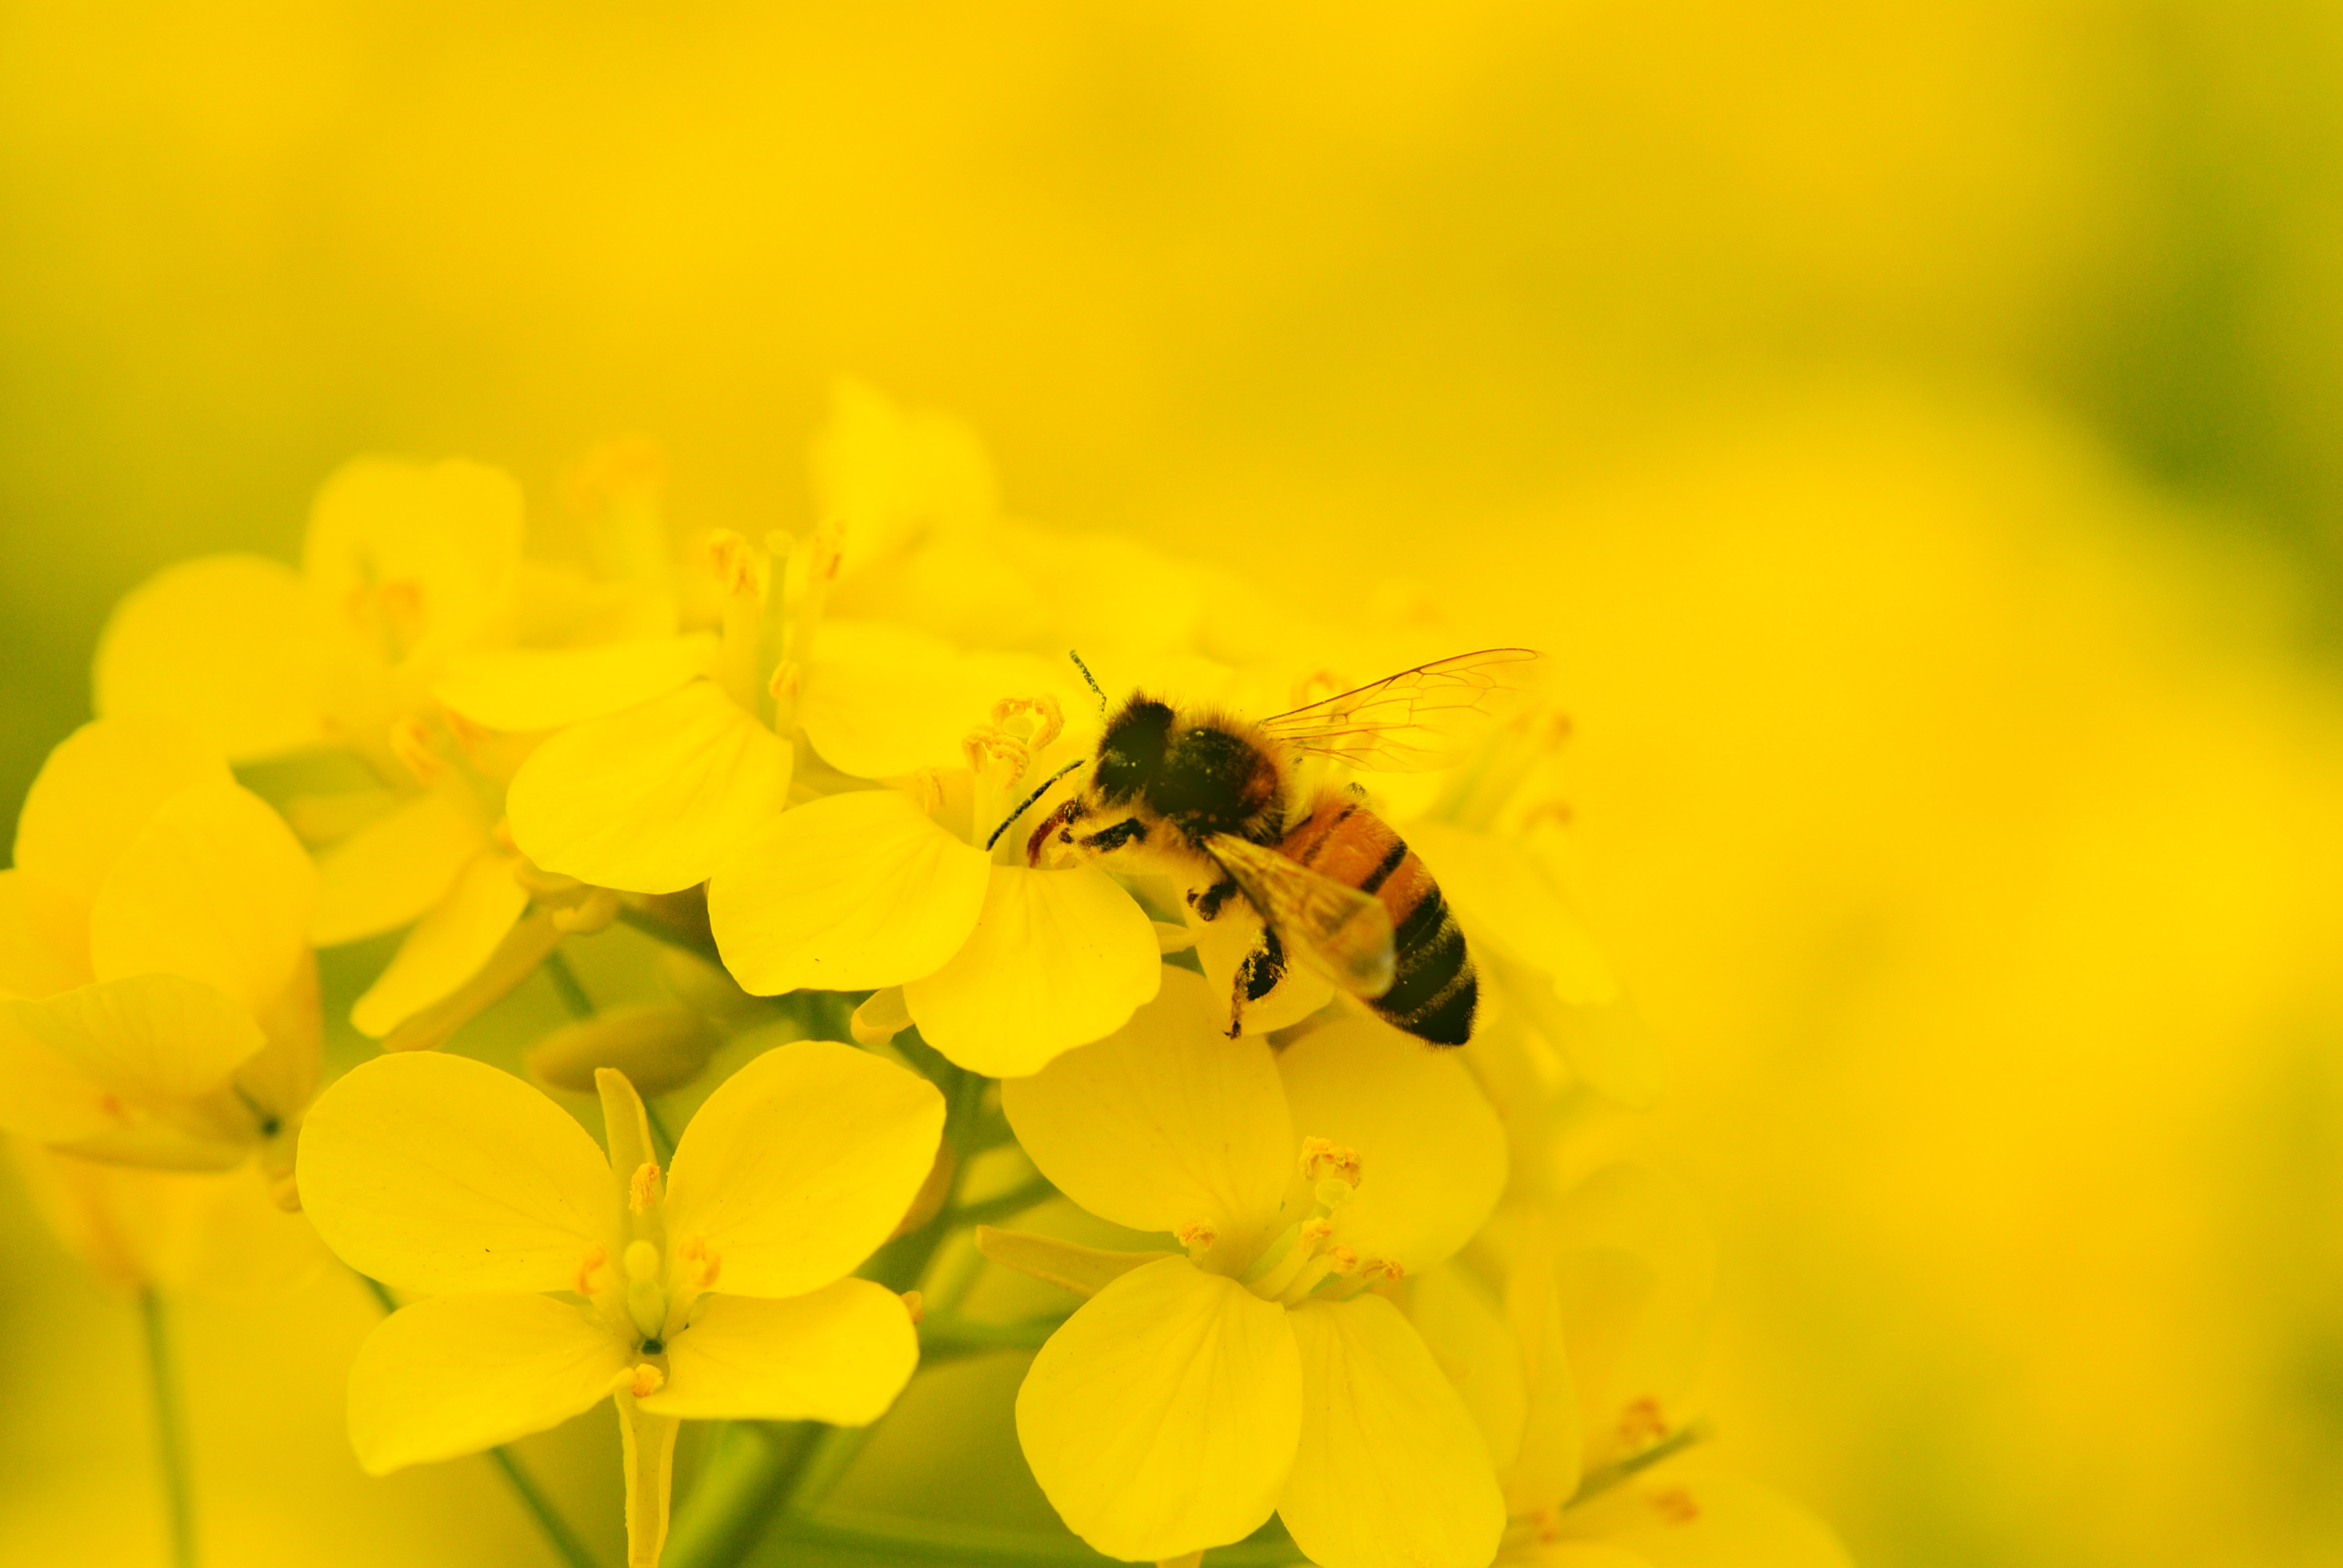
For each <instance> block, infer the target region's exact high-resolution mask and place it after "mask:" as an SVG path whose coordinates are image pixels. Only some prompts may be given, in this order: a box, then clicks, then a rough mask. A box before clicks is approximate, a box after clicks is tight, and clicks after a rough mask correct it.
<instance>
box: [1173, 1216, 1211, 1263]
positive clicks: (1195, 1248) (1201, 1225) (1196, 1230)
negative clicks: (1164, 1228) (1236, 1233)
mask: <svg viewBox="0 0 2343 1568" xmlns="http://www.w3.org/2000/svg"><path fill="white" fill-rule="evenodd" d="M1172 1236H1173V1237H1174V1238H1176V1239H1177V1240H1178V1241H1179V1243H1180V1244H1181V1245H1182V1246H1183V1247H1185V1248H1187V1249H1188V1253H1189V1256H1191V1257H1193V1256H1194V1255H1195V1254H1197V1253H1199V1252H1204V1251H1211V1250H1212V1243H1213V1242H1215V1241H1219V1240H1220V1239H1221V1232H1220V1231H1219V1230H1218V1229H1217V1228H1216V1227H1214V1225H1213V1224H1212V1221H1210V1220H1191V1221H1188V1222H1187V1223H1186V1224H1184V1225H1182V1226H1181V1227H1180V1228H1179V1229H1178V1230H1176V1231H1172Z"/></svg>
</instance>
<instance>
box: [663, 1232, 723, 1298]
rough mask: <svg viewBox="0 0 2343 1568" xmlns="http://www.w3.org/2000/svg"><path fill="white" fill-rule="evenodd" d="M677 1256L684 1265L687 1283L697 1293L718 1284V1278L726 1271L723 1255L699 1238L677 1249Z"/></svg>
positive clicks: (693, 1238)
mask: <svg viewBox="0 0 2343 1568" xmlns="http://www.w3.org/2000/svg"><path fill="white" fill-rule="evenodd" d="M675 1255H676V1257H677V1258H678V1259H679V1260H681V1261H682V1263H683V1278H684V1282H685V1283H687V1284H689V1286H690V1287H691V1288H692V1289H693V1290H695V1291H704V1290H707V1289H709V1287H710V1286H712V1285H714V1284H715V1283H716V1276H717V1275H719V1274H720V1273H722V1272H723V1271H724V1259H723V1256H722V1254H720V1253H719V1252H718V1251H716V1249H715V1248H713V1247H711V1246H709V1244H708V1243H707V1242H706V1241H702V1240H701V1239H700V1238H699V1237H698V1236H694V1237H692V1238H691V1239H690V1240H689V1241H686V1242H684V1244H683V1245H682V1246H680V1247H679V1248H677V1249H676V1254H675Z"/></svg>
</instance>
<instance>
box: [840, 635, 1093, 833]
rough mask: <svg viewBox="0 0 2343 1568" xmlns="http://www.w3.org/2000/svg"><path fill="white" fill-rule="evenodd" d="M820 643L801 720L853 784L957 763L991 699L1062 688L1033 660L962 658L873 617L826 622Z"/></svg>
mask: <svg viewBox="0 0 2343 1568" xmlns="http://www.w3.org/2000/svg"><path fill="white" fill-rule="evenodd" d="M817 646H818V649H819V651H818V653H817V655H816V658H815V661H814V666H813V668H811V669H810V670H809V671H808V672H807V674H806V678H805V689H804V691H803V692H802V693H801V694H800V695H799V698H798V723H799V726H801V727H802V728H803V729H804V730H805V737H806V739H808V740H809V741H811V742H812V743H813V749H815V750H816V751H818V752H820V754H821V757H822V759H823V760H824V761H826V762H828V763H829V764H830V766H831V767H833V768H835V769H838V770H839V771H840V772H841V773H850V774H852V775H854V776H855V777H856V778H858V779H894V778H900V777H901V776H902V775H904V774H907V773H911V772H914V771H916V770H917V769H921V768H950V767H956V766H958V765H960V762H961V760H962V756H961V751H960V741H961V739H962V738H963V737H965V736H966V735H967V734H968V732H969V731H970V729H974V728H975V727H976V726H977V725H979V724H980V723H982V722H983V721H984V719H985V718H986V717H987V715H989V714H990V712H991V709H992V705H993V704H994V703H996V702H998V701H1000V700H1001V699H1002V698H1004V697H1032V696H1036V695H1039V694H1041V693H1042V692H1045V691H1047V692H1052V693H1055V692H1059V691H1061V689H1063V688H1064V687H1065V685H1066V684H1067V682H1066V681H1065V680H1063V679H1061V678H1060V677H1059V674H1058V671H1057V668H1056V667H1055V666H1054V665H1051V664H1050V663H1048V662H1046V661H1044V660H1042V659H1039V658H1033V657H1032V656H1031V655H1030V654H1012V653H982V652H971V653H963V652H961V651H960V649H958V648H954V647H952V645H951V644H950V643H948V642H945V641H943V640H942V639H940V638H932V637H929V636H927V635H926V634H924V633H921V632H916V631H911V630H909V629H908V628H903V627H899V626H889V625H887V624H885V623H883V622H880V621H854V620H831V621H829V622H826V623H825V624H824V625H823V627H822V628H821V640H820V643H819V644H818V645H817ZM1062 700H1064V699H1063V698H1061V701H1062ZM989 830H990V829H988V831H989Z"/></svg>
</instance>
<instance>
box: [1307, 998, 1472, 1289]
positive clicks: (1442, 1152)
mask: <svg viewBox="0 0 2343 1568" xmlns="http://www.w3.org/2000/svg"><path fill="white" fill-rule="evenodd" d="M1278 1071H1279V1073H1280V1074H1281V1076H1282V1078H1283V1079H1284V1081H1285V1094H1286V1099H1287V1101H1288V1102H1289V1103H1290V1104H1291V1105H1292V1115H1293V1131H1295V1132H1296V1133H1298V1134H1300V1135H1301V1136H1302V1137H1304V1138H1311V1137H1317V1138H1331V1139H1332V1140H1333V1141H1335V1142H1336V1143H1339V1144H1342V1145H1345V1146H1347V1147H1349V1148H1352V1149H1355V1150H1357V1151H1359V1155H1360V1164H1361V1169H1362V1171H1363V1180H1362V1181H1361V1182H1360V1184H1359V1191H1358V1196H1357V1197H1356V1198H1355V1199H1353V1201H1351V1202H1350V1203H1349V1204H1348V1205H1346V1206H1345V1207H1344V1208H1343V1210H1342V1216H1341V1219H1340V1221H1338V1224H1339V1229H1340V1231H1341V1240H1342V1241H1343V1242H1344V1243H1345V1244H1347V1245H1349V1246H1351V1247H1353V1248H1355V1249H1356V1250H1357V1251H1358V1253H1359V1255H1360V1256H1361V1257H1363V1258H1365V1257H1376V1258H1383V1259H1388V1260H1390V1261H1393V1262H1398V1263H1403V1264H1404V1265H1406V1267H1407V1268H1409V1269H1410V1270H1421V1269H1428V1268H1430V1267H1431V1266H1432V1265H1433V1264H1434V1263H1437V1262H1439V1261H1442V1260H1443V1259H1444V1258H1446V1257H1448V1256H1449V1255H1451V1254H1452V1253H1453V1252H1454V1251H1456V1249H1457V1248H1459V1247H1461V1246H1463V1244H1464V1243H1465V1241H1468V1240H1470V1239H1471V1237H1472V1235H1473V1231H1477V1230H1479V1229H1480V1228H1481V1221H1483V1220H1485V1219H1487V1218H1488V1217H1489V1211H1491V1210H1492V1209H1493V1208H1495V1207H1496V1205H1497V1198H1498V1196H1499V1194H1501V1193H1502V1192H1503V1191H1504V1188H1505V1132H1504V1128H1503V1124H1501V1123H1500V1122H1499V1121H1497V1115H1496V1112H1495V1111H1491V1110H1490V1109H1489V1102H1488V1101H1487V1100H1486V1099H1485V1098H1483V1095H1482V1093H1481V1091H1480V1088H1479V1086H1478V1085H1476V1084H1475V1083H1474V1082H1473V1078H1472V1075H1471V1074H1470V1073H1468V1072H1466V1071H1465V1070H1464V1069H1463V1066H1462V1064H1460V1063H1459V1062H1457V1061H1456V1060H1454V1059H1453V1057H1451V1056H1447V1055H1443V1054H1442V1053H1440V1052H1436V1051H1431V1050H1425V1049H1424V1048H1423V1043H1422V1042H1421V1041H1419V1040H1416V1039H1415V1038H1414V1037H1413V1036H1412V1035H1406V1034H1403V1033H1401V1032H1400V1031H1399V1030H1395V1029H1393V1028H1391V1027H1389V1026H1388V1025H1385V1024H1383V1023H1379V1022H1377V1021H1375V1020H1371V1019H1346V1020H1342V1021H1341V1022H1338V1023H1334V1024H1332V1025H1329V1026H1328V1027H1327V1028H1324V1029H1322V1030H1316V1031H1315V1032H1313V1033H1312V1034H1310V1035H1307V1036H1305V1037H1304V1038H1303V1039H1302V1040H1298V1041H1296V1042H1295V1043H1294V1044H1293V1045H1292V1046H1291V1047H1289V1048H1288V1049H1287V1050H1286V1051H1285V1053H1284V1054H1283V1055H1282V1057H1280V1058H1279V1059H1278Z"/></svg>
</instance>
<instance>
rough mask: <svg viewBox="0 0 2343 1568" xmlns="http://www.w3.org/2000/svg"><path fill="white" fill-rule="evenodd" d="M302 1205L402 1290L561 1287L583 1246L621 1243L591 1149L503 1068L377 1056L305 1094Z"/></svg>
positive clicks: (606, 1173)
mask: <svg viewBox="0 0 2343 1568" xmlns="http://www.w3.org/2000/svg"><path fill="white" fill-rule="evenodd" d="M297 1169H298V1172H299V1178H300V1186H301V1203H302V1207H303V1209H304V1211H306V1212H307V1214H308V1216H309V1218H310V1219H311V1221H314V1222H315V1223H316V1225H317V1233H318V1234H319V1235H321V1236H323V1237H324V1238H325V1239H326V1244H327V1246H329V1247H331V1248H333V1250H334V1251H335V1252H337V1254H339V1255H340V1257H341V1259H342V1261H344V1262H346V1263H347V1264H349V1265H350V1267H352V1268H354V1269H356V1270H357V1271H359V1272H360V1273H364V1274H370V1275H372V1276H373V1277H374V1278H376V1279H377V1280H381V1281H383V1282H386V1283H388V1284H393V1285H397V1286H398V1287H399V1288H401V1289H402V1290H407V1291H417V1292H451V1291H561V1290H568V1289H570V1288H571V1287H572V1286H573V1284H574V1282H576V1280H577V1277H578V1260H579V1259H580V1258H581V1257H582V1256H583V1255H584V1253H585V1251H586V1250H587V1249H588V1247H591V1246H599V1247H601V1248H602V1249H603V1251H604V1253H605V1255H606V1256H608V1257H613V1258H615V1257H617V1256H618V1254H619V1253H620V1252H621V1251H624V1249H625V1241H624V1238H622V1237H621V1236H620V1235H619V1233H618V1202H617V1200H616V1198H615V1197H614V1196H613V1191H612V1180H613V1179H612V1177H611V1174H610V1167H609V1165H608V1162H607V1161H604V1159H603V1158H602V1151H600V1150H599V1149H598V1148H596V1147H595V1145H594V1141H593V1140H592V1139H591V1138H589V1137H588V1136H587V1134H586V1130H585V1129H584V1128H582V1127H580V1126H578V1123H577V1122H575V1121H571V1120H570V1118H569V1116H568V1113H566V1112H565V1111H562V1110H561V1108H560V1107H558V1106H557V1105H556V1104H554V1102H553V1101H550V1100H548V1099H547V1098H546V1097H545V1096H544V1095H542V1094H540V1093H538V1091H536V1090H534V1089H531V1088H530V1087H529V1086H528V1084H526V1083H523V1082H522V1081H520V1080H519V1079H518V1078H515V1077H513V1076H512V1075H511V1074H510V1073H507V1072H499V1071H498V1070H496V1069H495V1068H493V1067H489V1066H487V1065H486V1064H484V1063H481V1062H478V1061H471V1060H467V1059H465V1058H463V1057H456V1056H443V1055H441V1054H440V1053H438V1052H437V1051H416V1052H412V1053H408V1054H402V1055H397V1056H384V1057H377V1058H376V1059H375V1060H372V1061H368V1062H364V1063H362V1064H360V1065H359V1066H358V1067H357V1068H356V1069H355V1070H352V1071H351V1072H350V1073H349V1074H347V1076H346V1077H344V1078H343V1079H342V1080H341V1081H339V1082H337V1083H335V1084H333V1085H332V1086H331V1087H329V1088H328V1089H327V1091H326V1092H325V1093H324V1094H322V1095H320V1096H318V1098H317V1104H316V1105H314V1106H312V1107H311V1108H310V1111H309V1116H308V1121H307V1124H306V1125H305V1126H304V1127H303V1129H302V1132H301V1153H300V1162H299V1165H298V1167H297Z"/></svg>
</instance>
